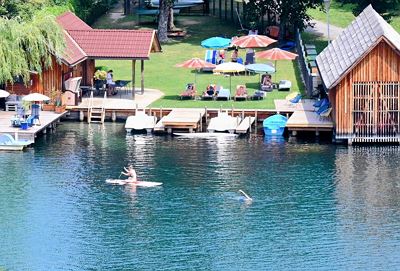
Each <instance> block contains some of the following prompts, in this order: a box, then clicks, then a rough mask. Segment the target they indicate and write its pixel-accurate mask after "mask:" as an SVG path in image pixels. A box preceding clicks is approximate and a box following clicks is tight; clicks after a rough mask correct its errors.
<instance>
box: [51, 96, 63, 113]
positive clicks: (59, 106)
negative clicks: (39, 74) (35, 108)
mask: <svg viewBox="0 0 400 271" xmlns="http://www.w3.org/2000/svg"><path fill="white" fill-rule="evenodd" d="M57 92H60V91H57ZM54 111H55V112H56V113H58V114H60V113H64V112H65V105H63V104H62V101H61V95H60V94H57V98H56V100H55V108H54Z"/></svg>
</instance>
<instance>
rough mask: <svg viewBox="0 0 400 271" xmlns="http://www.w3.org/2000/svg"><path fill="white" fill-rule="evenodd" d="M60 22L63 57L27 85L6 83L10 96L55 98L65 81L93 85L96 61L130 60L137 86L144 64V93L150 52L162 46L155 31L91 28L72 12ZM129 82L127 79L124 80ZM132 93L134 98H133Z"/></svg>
mask: <svg viewBox="0 0 400 271" xmlns="http://www.w3.org/2000/svg"><path fill="white" fill-rule="evenodd" d="M57 21H58V23H59V24H60V26H61V27H62V28H63V31H64V38H65V42H66V50H65V52H64V54H63V55H62V56H61V57H60V58H58V59H57V58H56V57H53V64H52V66H51V67H50V68H49V69H46V70H44V71H43V72H42V73H41V74H39V73H36V72H32V73H31V78H30V81H29V83H28V84H27V85H25V84H24V83H23V82H18V80H17V81H16V82H14V83H13V84H7V85H6V89H7V90H8V91H10V92H11V93H15V94H18V95H26V94H29V93H32V92H39V93H42V94H45V95H47V96H50V97H51V96H52V95H51V93H52V91H57V90H58V91H61V90H63V85H64V81H65V80H67V79H68V78H71V77H82V81H81V85H83V86H93V76H94V73H95V60H96V59H112V60H131V61H132V62H133V64H132V78H131V80H132V82H133V88H134V87H135V79H134V78H135V68H134V67H135V65H136V61H140V62H141V77H142V80H141V89H142V93H143V91H144V79H143V76H144V61H145V60H149V59H150V53H151V52H160V51H161V46H160V43H159V41H158V38H157V35H156V32H155V31H154V30H113V29H92V28H91V27H90V26H89V25H87V24H86V23H85V22H84V21H82V20H81V19H80V18H78V17H77V16H76V15H75V14H74V13H72V12H66V13H64V14H62V15H60V16H59V17H57ZM124 79H127V78H124ZM134 93H135V92H134V91H133V95H134Z"/></svg>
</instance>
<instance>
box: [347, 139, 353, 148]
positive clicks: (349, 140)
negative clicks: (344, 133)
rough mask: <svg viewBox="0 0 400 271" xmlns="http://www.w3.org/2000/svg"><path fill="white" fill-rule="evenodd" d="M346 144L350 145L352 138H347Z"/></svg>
mask: <svg viewBox="0 0 400 271" xmlns="http://www.w3.org/2000/svg"><path fill="white" fill-rule="evenodd" d="M347 145H348V146H352V145H353V140H351V138H348V139H347Z"/></svg>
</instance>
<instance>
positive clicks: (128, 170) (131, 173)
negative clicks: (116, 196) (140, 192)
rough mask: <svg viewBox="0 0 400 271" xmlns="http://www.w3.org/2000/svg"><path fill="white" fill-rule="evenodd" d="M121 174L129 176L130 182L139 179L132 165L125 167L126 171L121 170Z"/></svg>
mask: <svg viewBox="0 0 400 271" xmlns="http://www.w3.org/2000/svg"><path fill="white" fill-rule="evenodd" d="M121 174H123V175H125V176H128V181H129V182H136V181H137V176H136V171H135V169H134V168H133V166H132V165H129V166H128V168H126V167H124V171H123V172H121Z"/></svg>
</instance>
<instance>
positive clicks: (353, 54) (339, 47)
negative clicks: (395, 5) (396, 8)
mask: <svg viewBox="0 0 400 271" xmlns="http://www.w3.org/2000/svg"><path fill="white" fill-rule="evenodd" d="M382 37H384V38H386V39H387V40H388V41H389V42H390V43H391V44H392V46H393V47H394V48H396V49H398V50H399V51H400V35H399V33H397V32H396V30H394V29H393V27H391V26H390V25H389V24H388V23H387V22H386V21H385V20H384V19H383V18H382V17H381V16H380V15H379V14H378V13H377V12H376V11H375V10H374V9H373V8H372V6H371V5H369V6H368V7H366V8H365V9H364V11H363V12H362V13H360V15H359V16H358V17H357V18H356V19H355V20H354V21H353V22H352V23H351V24H350V25H349V26H348V27H347V28H346V29H345V30H343V32H342V33H341V34H340V35H339V36H338V37H337V39H335V40H334V41H332V42H331V43H330V44H329V45H328V46H327V47H326V48H325V49H324V50H323V51H322V52H321V53H320V54H319V55H318V56H317V65H318V69H319V71H320V74H321V77H322V80H323V82H324V84H325V87H326V88H327V89H331V88H333V87H335V86H336V85H337V84H338V83H339V82H340V80H341V79H342V78H343V77H344V76H345V75H346V74H347V72H348V71H349V69H350V68H351V67H352V66H353V65H354V64H356V63H358V61H359V60H360V59H361V58H362V57H363V56H364V55H365V54H366V53H368V52H369V51H370V50H372V49H373V47H375V45H376V44H377V42H378V41H379V40H380V39H381V38H382Z"/></svg>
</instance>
